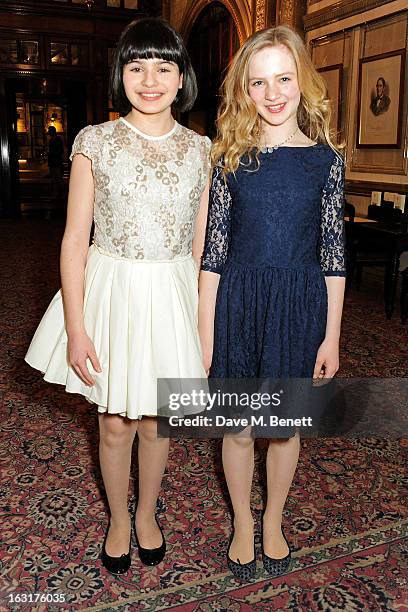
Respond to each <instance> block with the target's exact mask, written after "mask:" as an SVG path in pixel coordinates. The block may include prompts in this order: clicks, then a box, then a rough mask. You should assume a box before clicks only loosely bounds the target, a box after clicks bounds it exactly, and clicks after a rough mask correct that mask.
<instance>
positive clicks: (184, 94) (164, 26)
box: [110, 18, 197, 115]
mask: <svg viewBox="0 0 408 612" xmlns="http://www.w3.org/2000/svg"><path fill="white" fill-rule="evenodd" d="M135 59H161V60H164V61H166V62H174V63H175V64H177V66H178V68H179V71H180V74H182V75H183V87H182V88H181V89H180V90H179V93H178V94H177V96H176V98H175V100H174V103H173V106H174V108H176V109H177V110H179V111H181V112H183V111H187V110H190V108H192V106H193V104H194V102H195V99H196V97H197V80H196V76H195V73H194V70H193V67H192V65H191V62H190V58H189V56H188V53H187V50H186V48H185V46H184V43H183V39H182V38H181V36H180V35H179V34H178V33H177V32H176V31H175V30H173V28H172V27H171V26H170V25H169V24H168V23H167V22H166V21H164V20H163V19H156V18H146V19H140V20H139V21H132V23H130V24H129V25H128V26H127V27H126V28H125V29H124V30H123V32H122V34H121V36H120V39H119V42H118V46H117V47H116V51H115V57H114V60H113V66H112V71H111V77H110V94H111V98H112V103H113V107H114V109H115V110H116V111H117V112H118V113H120V114H121V115H126V114H127V113H129V112H130V111H131V109H132V105H131V104H130V102H129V100H128V98H127V97H126V93H125V88H124V87H123V78H122V75H123V66H125V65H126V64H128V63H129V62H131V61H133V60H135Z"/></svg>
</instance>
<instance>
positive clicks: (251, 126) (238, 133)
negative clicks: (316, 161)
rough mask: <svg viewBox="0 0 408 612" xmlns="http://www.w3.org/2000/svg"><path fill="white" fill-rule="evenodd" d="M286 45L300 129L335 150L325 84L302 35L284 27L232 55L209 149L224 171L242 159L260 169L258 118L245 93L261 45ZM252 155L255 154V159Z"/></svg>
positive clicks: (255, 37) (262, 34) (250, 40)
mask: <svg viewBox="0 0 408 612" xmlns="http://www.w3.org/2000/svg"><path fill="white" fill-rule="evenodd" d="M277 45H285V46H286V47H287V49H288V50H289V51H290V52H291V53H292V56H293V58H294V60H295V64H296V68H297V77H298V83H299V89H300V94H301V95H300V103H299V107H298V112H297V119H298V124H299V128H300V129H301V130H302V132H303V133H304V134H306V135H307V136H308V137H309V138H310V139H311V140H314V141H316V142H320V143H325V144H328V145H329V146H330V147H331V148H332V149H333V150H334V151H336V152H338V149H340V148H343V146H342V145H337V146H335V145H334V142H335V136H336V135H335V134H333V133H331V132H330V116H331V106H330V100H329V98H328V95H327V88H326V84H325V82H324V80H323V78H322V77H321V75H320V74H319V73H318V72H317V70H316V68H315V67H314V66H313V63H312V60H311V59H310V57H309V54H308V53H307V51H306V48H305V46H304V43H303V41H302V39H301V38H300V36H299V35H298V34H297V33H296V32H295V31H294V30H293V29H292V28H290V27H288V26H277V27H275V28H267V29H265V30H260V31H259V32H256V33H255V34H253V35H252V36H250V37H249V38H248V40H246V41H245V43H244V44H243V45H242V47H241V48H240V49H239V50H238V51H237V53H236V54H235V56H234V58H233V60H232V62H231V64H230V66H229V69H228V72H227V75H226V77H225V79H224V82H223V84H222V87H221V94H222V101H221V104H220V107H219V110H218V118H217V137H216V139H215V141H214V143H213V148H212V154H211V158H212V163H213V164H216V163H217V162H219V161H220V159H221V158H222V166H223V169H224V173H228V172H235V171H236V170H237V168H238V166H239V164H240V159H241V158H242V157H243V156H245V158H246V159H247V160H248V164H250V165H252V163H251V162H252V160H253V158H254V157H255V160H256V162H257V165H259V152H260V136H261V118H260V117H259V115H258V112H257V110H256V106H255V104H254V102H253V100H252V98H251V97H250V95H249V91H248V81H249V78H248V75H249V62H250V61H251V59H252V57H253V56H254V54H255V53H257V52H258V51H260V50H261V49H264V48H265V47H275V46H277ZM254 152H255V155H254Z"/></svg>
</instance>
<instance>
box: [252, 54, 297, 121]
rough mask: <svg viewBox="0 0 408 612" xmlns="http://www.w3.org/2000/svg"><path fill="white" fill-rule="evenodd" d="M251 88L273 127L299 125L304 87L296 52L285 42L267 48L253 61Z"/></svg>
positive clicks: (255, 100) (264, 118) (254, 57)
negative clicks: (298, 117)
mask: <svg viewBox="0 0 408 612" xmlns="http://www.w3.org/2000/svg"><path fill="white" fill-rule="evenodd" d="M248 77H249V78H248V91H249V95H250V96H251V98H252V100H253V101H254V103H255V106H256V108H257V111H258V113H259V115H260V116H261V118H262V119H263V121H264V122H266V123H267V124H268V125H270V126H283V125H284V124H287V125H288V127H289V126H292V124H293V126H294V127H295V126H296V125H297V109H298V106H299V102H300V89H299V83H298V78H297V69H296V64H295V60H294V58H293V55H292V53H291V52H290V51H289V49H288V48H287V47H286V46H285V45H277V46H275V47H265V48H264V49H261V50H260V51H257V52H256V53H255V54H254V55H253V57H252V58H251V60H250V62H249V72H248Z"/></svg>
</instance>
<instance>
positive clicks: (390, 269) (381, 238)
mask: <svg viewBox="0 0 408 612" xmlns="http://www.w3.org/2000/svg"><path fill="white" fill-rule="evenodd" d="M347 225H348V228H349V229H352V231H351V233H352V236H353V243H354V244H355V245H356V246H355V249H353V251H354V253H353V254H352V259H354V261H353V262H352V269H354V267H355V257H356V255H357V253H358V250H359V245H360V246H361V247H364V243H369V244H373V243H375V245H376V246H378V248H379V249H381V251H384V252H385V251H387V252H389V254H390V263H389V264H388V265H387V267H386V270H385V278H384V303H385V314H386V316H387V319H391V317H392V313H393V312H394V305H395V293H396V290H397V282H398V272H399V262H400V255H401V253H402V252H403V251H408V232H407V231H403V229H402V226H401V224H389V223H384V222H382V221H374V220H373V219H363V218H361V217H355V218H354V222H353V221H349V222H348V223H347ZM402 302H404V296H402V299H401V303H402ZM405 302H406V300H405ZM403 310H405V308H404V309H403ZM401 317H402V320H403V322H404V321H405V319H406V317H407V313H406V312H401Z"/></svg>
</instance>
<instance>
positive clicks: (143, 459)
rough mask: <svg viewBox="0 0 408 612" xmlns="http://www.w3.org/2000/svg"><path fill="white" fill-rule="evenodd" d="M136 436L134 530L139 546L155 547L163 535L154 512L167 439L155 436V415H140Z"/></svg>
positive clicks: (164, 464)
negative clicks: (136, 496) (137, 475)
mask: <svg viewBox="0 0 408 612" xmlns="http://www.w3.org/2000/svg"><path fill="white" fill-rule="evenodd" d="M137 433H138V436H139V499H138V504H137V510H136V521H135V524H136V533H137V537H138V540H139V544H140V546H142V547H143V548H158V547H159V546H160V545H161V543H162V535H161V533H160V529H159V528H158V526H157V523H156V519H155V513H156V502H157V498H158V496H159V492H160V488H161V482H162V479H163V474H164V470H165V468H166V464H167V457H168V454H169V439H168V438H158V437H157V419H156V418H154V417H143V418H142V420H141V422H140V424H139V427H138V430H137Z"/></svg>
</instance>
